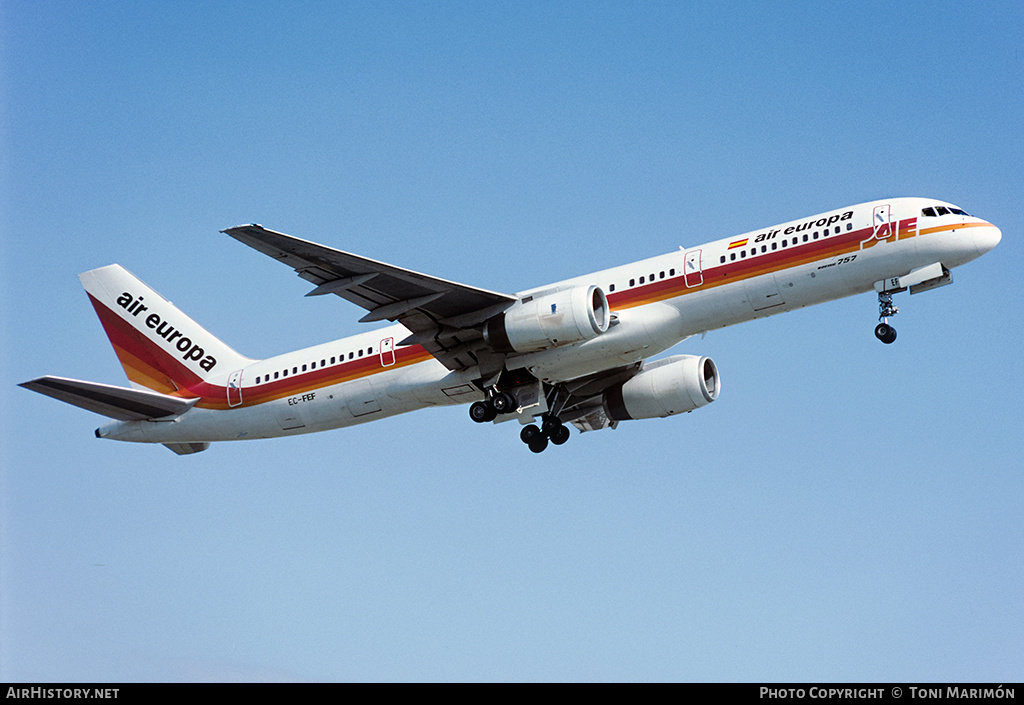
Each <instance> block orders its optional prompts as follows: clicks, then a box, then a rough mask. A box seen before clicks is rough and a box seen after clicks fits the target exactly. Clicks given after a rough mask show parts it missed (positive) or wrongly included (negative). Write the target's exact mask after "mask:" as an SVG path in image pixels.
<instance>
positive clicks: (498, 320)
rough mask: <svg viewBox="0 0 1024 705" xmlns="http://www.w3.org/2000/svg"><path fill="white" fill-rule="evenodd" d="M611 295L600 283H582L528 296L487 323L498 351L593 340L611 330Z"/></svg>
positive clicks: (487, 336)
mask: <svg viewBox="0 0 1024 705" xmlns="http://www.w3.org/2000/svg"><path fill="white" fill-rule="evenodd" d="M609 322H610V309H609V308H608V297H607V296H605V293H604V291H602V290H601V288H600V287H597V286H590V287H585V286H579V287H575V288H572V289H565V290H563V291H556V292H554V293H551V294H543V295H540V296H535V297H526V298H524V299H523V300H522V301H520V302H518V303H516V304H515V305H514V306H512V308H510V309H508V310H507V311H505V312H504V313H502V314H500V315H498V316H495V317H494V318H492V319H491V320H489V321H488V322H487V325H486V326H484V331H483V332H484V340H486V341H487V343H488V345H490V346H491V348H493V349H494V350H496V351H497V352H533V351H535V350H546V349H548V348H556V347H558V346H560V345H569V344H570V343H580V342H582V341H584V340H590V339H591V338H594V337H596V336H598V335H600V334H601V333H604V332H605V331H606V330H608V325H609Z"/></svg>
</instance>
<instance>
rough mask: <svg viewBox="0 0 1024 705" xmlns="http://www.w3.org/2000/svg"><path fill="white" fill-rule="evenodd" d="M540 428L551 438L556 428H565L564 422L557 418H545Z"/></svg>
mask: <svg viewBox="0 0 1024 705" xmlns="http://www.w3.org/2000/svg"><path fill="white" fill-rule="evenodd" d="M540 427H541V428H542V429H543V430H544V433H546V434H548V435H549V436H550V435H551V432H552V431H554V430H555V429H556V428H564V426H562V421H561V420H560V419H559V418H558V417H557V416H545V417H544V420H543V421H541V424H540Z"/></svg>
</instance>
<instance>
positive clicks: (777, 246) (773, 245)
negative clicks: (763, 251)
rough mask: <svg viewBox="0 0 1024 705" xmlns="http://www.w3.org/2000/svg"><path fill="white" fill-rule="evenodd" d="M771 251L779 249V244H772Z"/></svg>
mask: <svg viewBox="0 0 1024 705" xmlns="http://www.w3.org/2000/svg"><path fill="white" fill-rule="evenodd" d="M772 249H773V250H777V249H779V243H777V242H773V243H772Z"/></svg>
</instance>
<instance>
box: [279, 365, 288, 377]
mask: <svg viewBox="0 0 1024 705" xmlns="http://www.w3.org/2000/svg"><path fill="white" fill-rule="evenodd" d="M281 376H282V377H287V376H288V368H287V367H286V368H285V369H284V371H283V372H281Z"/></svg>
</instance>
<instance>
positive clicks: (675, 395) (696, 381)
mask: <svg viewBox="0 0 1024 705" xmlns="http://www.w3.org/2000/svg"><path fill="white" fill-rule="evenodd" d="M721 386H722V385H721V380H719V378H718V368H717V367H716V366H715V363H714V361H713V360H712V359H711V358H710V357H698V356H696V355H675V356H673V357H668V358H665V359H664V360H658V361H656V362H652V363H649V364H645V365H644V367H643V368H642V369H641V370H640V372H639V373H638V374H637V375H636V376H634V377H631V378H630V379H629V380H628V381H626V382H624V383H623V384H620V385H617V386H615V387H612V388H611V389H609V390H607V391H606V392H605V393H604V400H603V401H604V407H605V413H607V415H608V417H609V418H610V419H613V420H615V421H626V420H629V419H654V418H663V417H665V416H672V415H674V414H679V413H683V412H688V411H693V410H694V409H699V408H700V407H702V406H706V405H708V404H710V403H711V402H713V401H714V400H715V399H717V398H718V392H719V390H720V389H721Z"/></svg>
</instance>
